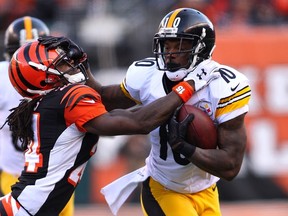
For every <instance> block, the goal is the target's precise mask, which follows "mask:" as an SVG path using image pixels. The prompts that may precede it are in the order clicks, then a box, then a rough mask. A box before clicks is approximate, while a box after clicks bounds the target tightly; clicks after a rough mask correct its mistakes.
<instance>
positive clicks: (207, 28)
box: [153, 8, 215, 81]
mask: <svg viewBox="0 0 288 216" xmlns="http://www.w3.org/2000/svg"><path fill="white" fill-rule="evenodd" d="M173 39H174V40H179V47H178V45H176V46H175V47H174V49H173V50H172V51H173V53H169V52H171V49H170V51H169V50H168V52H165V47H164V42H165V41H167V40H173ZM187 41H188V44H189V43H190V46H188V45H187ZM185 43H186V45H185ZM182 44H184V45H185V46H182ZM168 47H169V44H168ZM214 47H215V30H214V27H213V24H212V23H211V21H210V20H209V19H208V18H207V17H206V16H205V15H204V14H202V13H201V12H199V11H197V10H194V9H191V8H179V9H176V10H174V11H171V12H169V13H168V14H167V15H166V16H165V17H164V18H163V19H162V20H161V22H160V25H159V28H158V32H157V33H156V34H155V36H154V44H153V52H154V54H155V57H156V62H157V67H158V69H159V70H162V71H165V73H166V75H167V77H168V78H169V79H170V80H172V81H179V80H181V79H183V78H184V77H185V76H186V75H187V73H189V71H191V70H192V69H193V68H194V67H195V66H196V65H197V64H199V63H200V62H201V61H203V60H205V59H209V58H211V55H212V52H213V50H214ZM176 49H178V51H176V52H175V51H174V50H176ZM176 54H178V55H181V54H186V56H187V61H186V60H185V59H184V58H178V60H177V62H181V65H180V64H179V65H176V64H170V65H169V64H167V62H169V61H167V60H169V59H167V58H169V57H171V56H172V55H174V56H175V55H176ZM169 55H170V56H169ZM176 57H177V56H176ZM176 57H173V58H175V59H176ZM178 57H180V56H178ZM179 59H180V60H179ZM165 60H166V61H165ZM171 60H172V59H171ZM175 61H176V60H175ZM185 61H186V63H185Z"/></svg>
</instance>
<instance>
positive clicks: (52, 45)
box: [38, 36, 88, 69]
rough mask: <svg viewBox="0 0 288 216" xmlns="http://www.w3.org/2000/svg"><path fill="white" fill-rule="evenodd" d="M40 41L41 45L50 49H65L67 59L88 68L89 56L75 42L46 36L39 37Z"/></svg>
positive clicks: (64, 38)
mask: <svg viewBox="0 0 288 216" xmlns="http://www.w3.org/2000/svg"><path fill="white" fill-rule="evenodd" d="M38 41H39V43H40V44H42V45H44V46H45V47H47V48H48V50H50V49H56V48H57V47H60V48H61V49H63V50H64V51H65V52H66V54H67V57H68V58H69V59H71V60H74V61H75V62H77V63H83V64H84V66H85V68H86V69H87V68H88V62H87V54H86V53H85V52H84V51H83V49H82V48H81V47H80V46H78V45H77V44H76V43H75V42H73V41H72V40H70V39H69V38H67V37H63V36H62V37H54V36H44V37H39V38H38Z"/></svg>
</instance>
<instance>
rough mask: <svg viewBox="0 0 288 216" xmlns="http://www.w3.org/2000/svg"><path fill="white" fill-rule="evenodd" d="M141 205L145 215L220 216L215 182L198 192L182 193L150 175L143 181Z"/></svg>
mask: <svg viewBox="0 0 288 216" xmlns="http://www.w3.org/2000/svg"><path fill="white" fill-rule="evenodd" d="M141 206H142V211H143V214H144V215H145V216H200V215H201V216H221V211H220V204H219V195H218V190H217V186H216V184H214V185H212V186H211V187H209V188H207V189H206V190H203V191H200V192H198V193H194V194H183V193H177V192H175V191H171V190H169V189H167V188H165V187H163V186H162V185H161V184H159V183H158V182H156V181H155V180H154V179H152V178H151V177H150V178H148V179H147V180H146V181H145V182H143V187H142V192H141Z"/></svg>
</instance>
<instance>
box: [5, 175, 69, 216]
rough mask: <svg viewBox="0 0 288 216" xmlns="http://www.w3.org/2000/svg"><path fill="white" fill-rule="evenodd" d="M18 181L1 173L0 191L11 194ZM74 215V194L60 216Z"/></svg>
mask: <svg viewBox="0 0 288 216" xmlns="http://www.w3.org/2000/svg"><path fill="white" fill-rule="evenodd" d="M16 181H18V177H17V176H14V175H11V174H9V173H6V172H3V171H2V172H0V191H1V192H2V193H3V194H4V195H6V194H8V193H10V192H11V185H13V184H15V183H16ZM73 215H74V194H73V195H72V196H71V198H70V200H69V202H68V203H67V204H66V206H65V208H64V209H63V210H62V212H61V213H60V214H59V216H73Z"/></svg>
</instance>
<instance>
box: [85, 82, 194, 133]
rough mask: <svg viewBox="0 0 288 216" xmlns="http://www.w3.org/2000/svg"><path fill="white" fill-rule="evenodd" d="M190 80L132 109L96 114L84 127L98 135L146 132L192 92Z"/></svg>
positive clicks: (167, 116) (163, 119) (166, 116)
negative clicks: (165, 94)
mask: <svg viewBox="0 0 288 216" xmlns="http://www.w3.org/2000/svg"><path fill="white" fill-rule="evenodd" d="M192 85H193V84H192V82H191V83H190V84H188V82H183V83H179V84H178V86H176V88H174V90H173V91H172V92H170V93H169V94H168V95H167V96H165V97H162V98H159V99H158V100H156V101H154V102H152V103H150V104H148V105H146V106H139V107H136V108H133V109H128V110H123V109H115V110H113V111H111V112H108V113H106V114H103V115H101V116H98V117H96V118H94V119H92V120H90V121H89V122H87V123H86V124H84V128H85V129H86V130H87V131H88V132H90V133H95V134H99V135H120V134H147V133H149V132H150V131H151V130H153V129H155V128H156V127H158V126H160V125H161V124H163V123H165V122H166V121H167V120H168V119H169V117H170V116H171V114H172V113H173V111H174V110H175V109H176V108H177V107H178V106H180V105H181V104H182V103H183V102H186V101H187V100H188V99H189V98H190V97H191V96H192V94H193V88H192V87H191V86H192Z"/></svg>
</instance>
